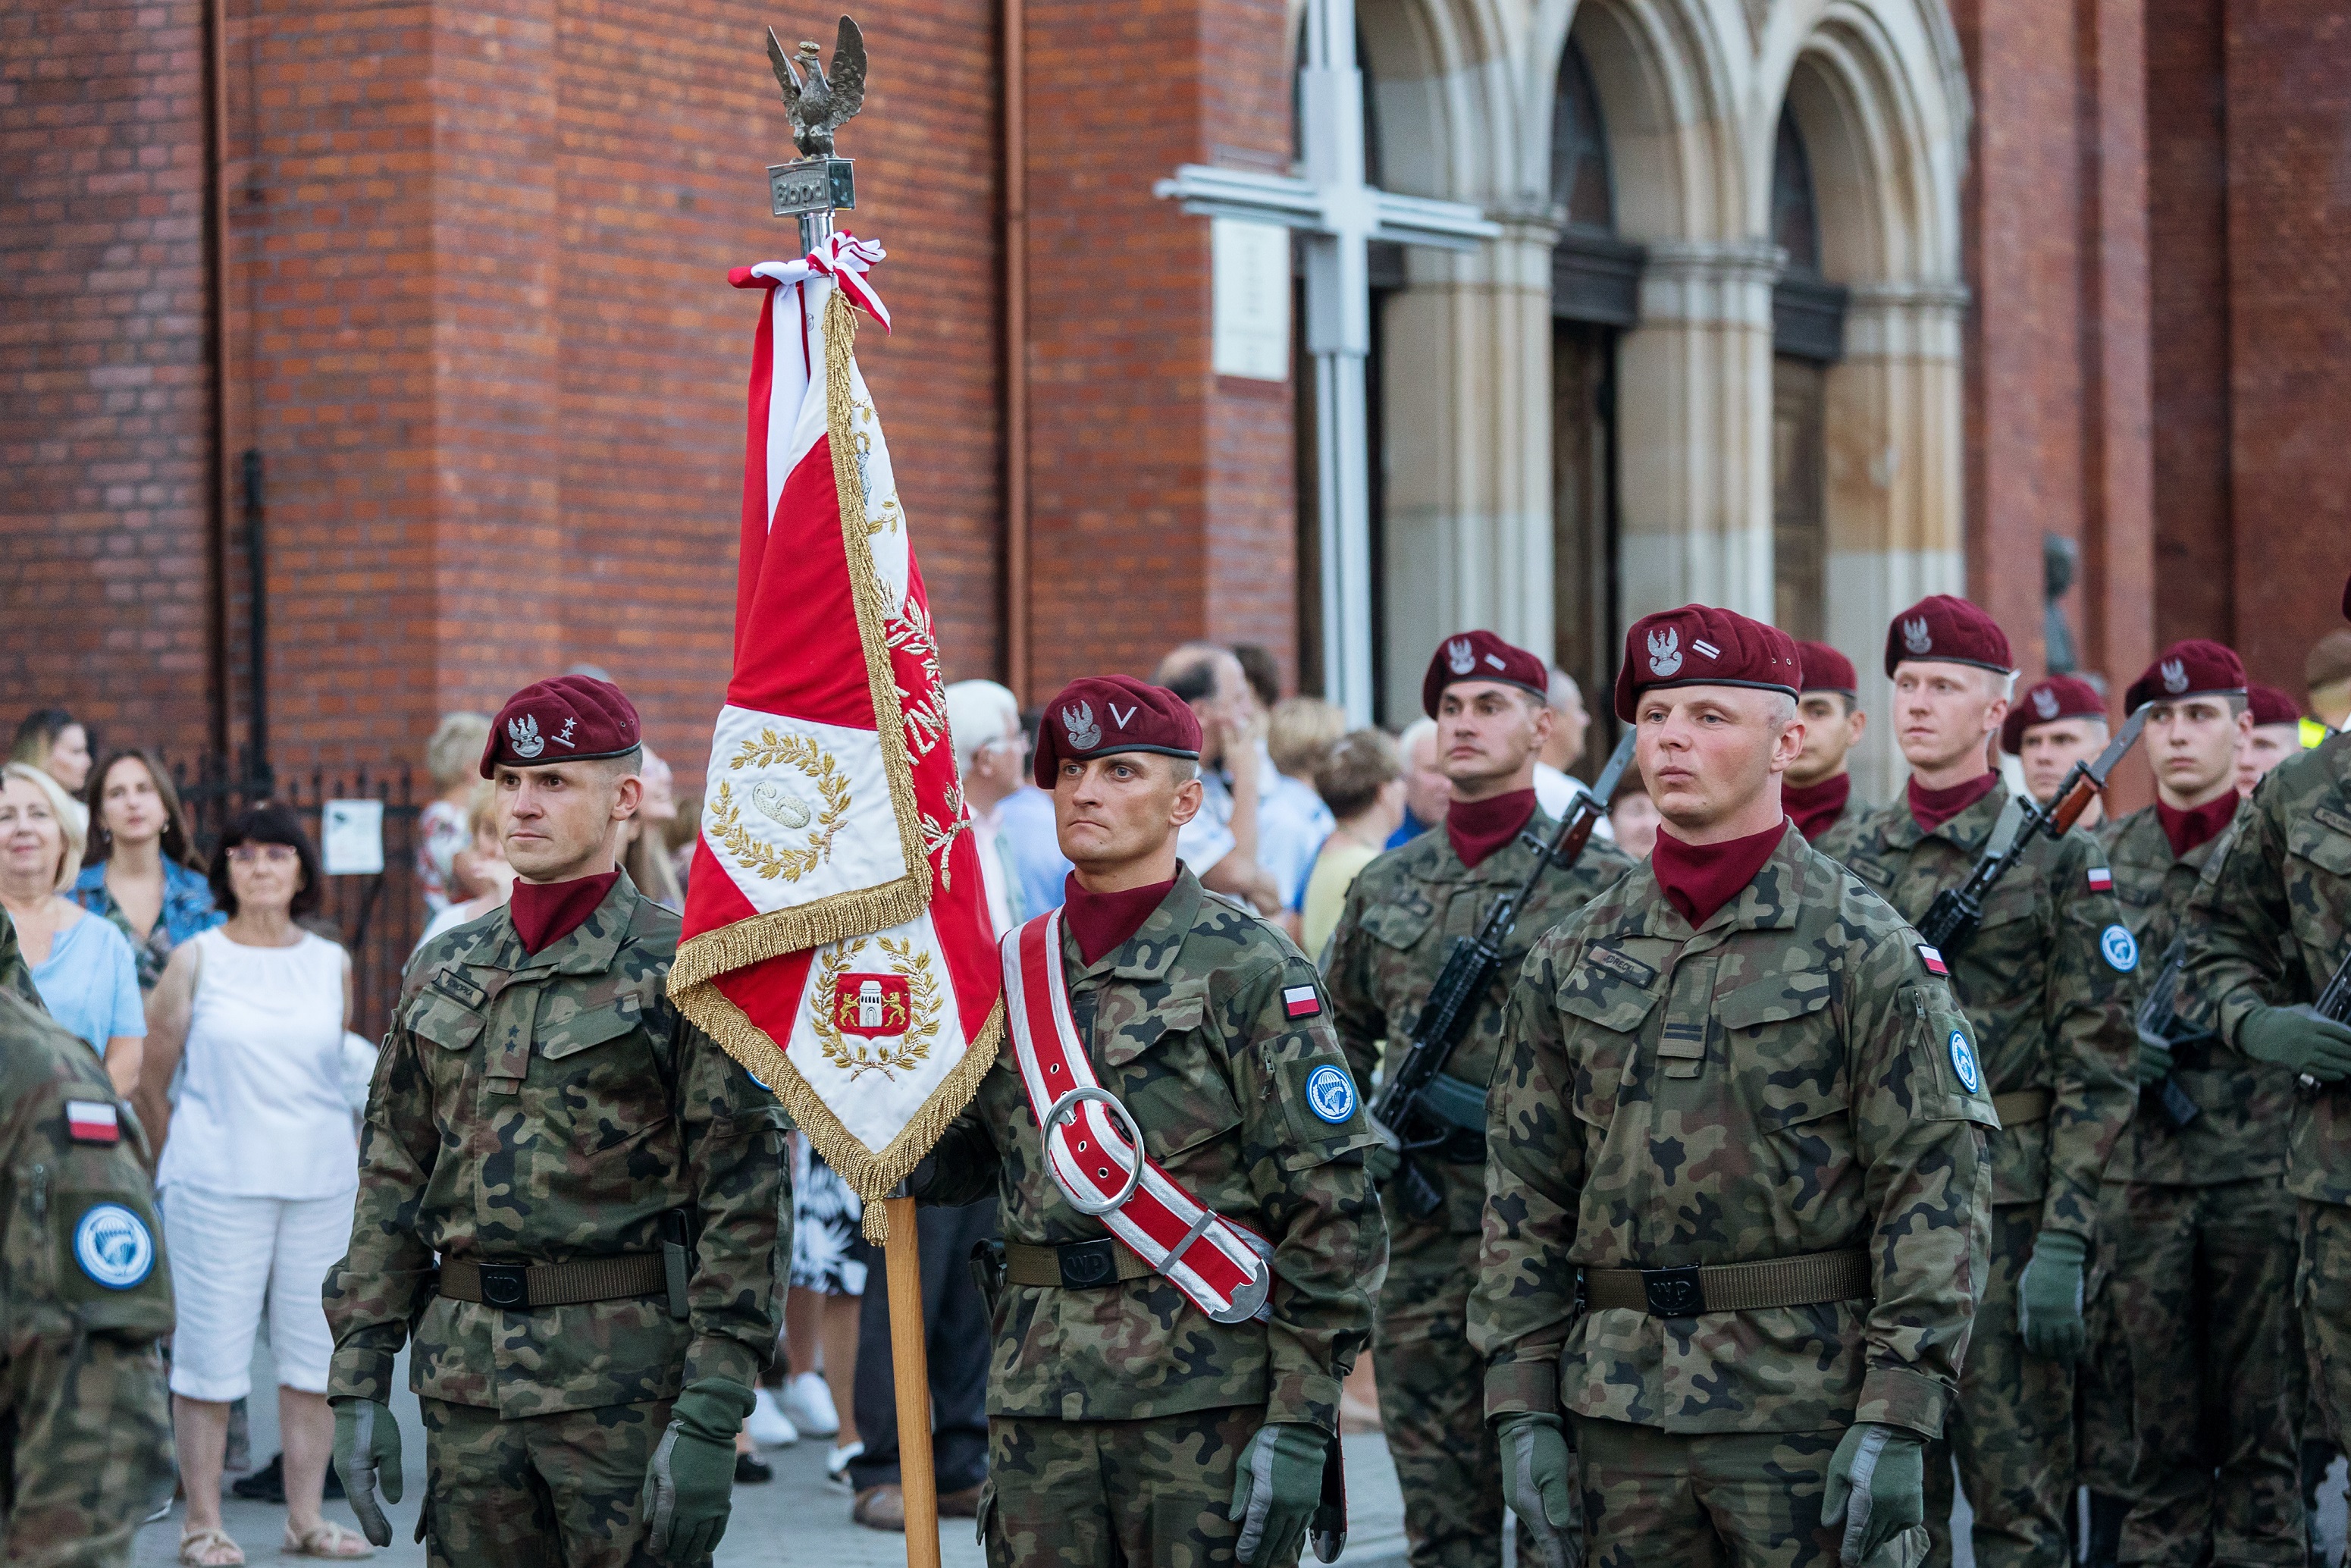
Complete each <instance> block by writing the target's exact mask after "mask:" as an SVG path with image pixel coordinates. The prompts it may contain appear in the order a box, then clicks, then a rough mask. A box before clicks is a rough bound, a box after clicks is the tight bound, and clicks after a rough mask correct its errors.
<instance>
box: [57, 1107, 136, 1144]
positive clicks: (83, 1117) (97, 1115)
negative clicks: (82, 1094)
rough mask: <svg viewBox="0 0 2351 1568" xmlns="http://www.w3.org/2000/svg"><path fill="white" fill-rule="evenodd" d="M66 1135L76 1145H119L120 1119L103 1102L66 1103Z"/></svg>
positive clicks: (120, 1134)
mask: <svg viewBox="0 0 2351 1568" xmlns="http://www.w3.org/2000/svg"><path fill="white" fill-rule="evenodd" d="M66 1135H67V1136H68V1137H70V1138H71V1139H72V1140H73V1141H74V1142H75V1143H77V1144H119V1143H120V1142H121V1141H122V1117H121V1114H120V1113H119V1112H117V1111H116V1110H115V1108H114V1107H113V1106H112V1105H110V1104H108V1103H106V1102H105V1101H103V1100H68V1101H67V1102H66Z"/></svg>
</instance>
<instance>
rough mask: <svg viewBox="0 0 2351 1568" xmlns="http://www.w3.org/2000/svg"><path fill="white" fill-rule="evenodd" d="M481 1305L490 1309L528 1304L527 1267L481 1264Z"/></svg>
mask: <svg viewBox="0 0 2351 1568" xmlns="http://www.w3.org/2000/svg"><path fill="white" fill-rule="evenodd" d="M476 1267H477V1268H479V1269H480V1270H481V1275H482V1303H483V1305H485V1306H491V1307H506V1308H514V1307H522V1306H528V1304H529V1302H530V1281H529V1279H528V1272H529V1270H528V1265H527V1264H522V1263H482V1264H478V1265H476Z"/></svg>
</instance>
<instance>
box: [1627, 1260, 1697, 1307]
mask: <svg viewBox="0 0 2351 1568" xmlns="http://www.w3.org/2000/svg"><path fill="white" fill-rule="evenodd" d="M1641 1293H1642V1294H1643V1295H1645V1296H1646V1297H1647V1298H1648V1303H1649V1315H1650V1316H1651V1317H1653V1318H1694V1317H1696V1316H1698V1313H1700V1312H1704V1311H1706V1291H1704V1290H1703V1289H1701V1288H1700V1287H1699V1285H1698V1270H1697V1269H1696V1268H1695V1267H1685V1268H1680V1269H1644V1270H1641Z"/></svg>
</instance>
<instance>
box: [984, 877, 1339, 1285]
mask: <svg viewBox="0 0 2351 1568" xmlns="http://www.w3.org/2000/svg"><path fill="white" fill-rule="evenodd" d="M998 951H999V954H1000V956H1001V957H1002V960H1003V964H1004V1009H1005V1015H1006V1017H1007V1019H1008V1021H1009V1023H1010V1025H1011V1030H1012V1052H1013V1056H1014V1058H1015V1059H1016V1060H1017V1061H1019V1065H1020V1085H1021V1087H1022V1089H1023V1090H1025V1091H1026V1092H1027V1093H1028V1096H1029V1111H1030V1113H1032V1114H1033V1115H1035V1117H1036V1118H1037V1128H1038V1131H1039V1133H1040V1134H1041V1135H1042V1137H1043V1139H1044V1144H1045V1169H1046V1172H1047V1174H1048V1175H1050V1176H1051V1177H1052V1179H1053V1185H1054V1186H1057V1187H1059V1188H1061V1195H1062V1197H1066V1198H1067V1199H1069V1201H1070V1204H1071V1207H1074V1208H1076V1209H1078V1210H1079V1211H1080V1212H1081V1213H1083V1214H1092V1215H1096V1216H1099V1217H1100V1218H1101V1219H1102V1224H1103V1225H1104V1226H1106V1227H1108V1228H1109V1230H1110V1233H1111V1234H1112V1235H1113V1236H1114V1237H1116V1238H1117V1239H1119V1240H1120V1241H1122V1242H1123V1243H1124V1244H1125V1245H1126V1246H1127V1247H1128V1248H1129V1249H1132V1250H1133V1251H1134V1254H1135V1256H1137V1257H1139V1258H1141V1259H1142V1260H1144V1262H1145V1263H1148V1264H1150V1265H1151V1267H1152V1268H1153V1269H1154V1270H1156V1271H1157V1272H1158V1273H1159V1274H1160V1275H1161V1276H1162V1277H1163V1278H1165V1280H1166V1281H1167V1282H1168V1283H1169V1284H1171V1285H1174V1286H1175V1288H1176V1289H1177V1290H1179V1291H1182V1292H1184V1295H1185V1296H1186V1299H1188V1300H1189V1301H1191V1302H1192V1304H1193V1305H1195V1306H1196V1307H1198V1308H1199V1309H1200V1310H1201V1311H1202V1312H1206V1313H1207V1314H1208V1316H1209V1317H1210V1318H1211V1319H1212V1320H1214V1321H1215V1322H1220V1323H1240V1322H1249V1320H1250V1319H1251V1318H1264V1317H1268V1316H1270V1312H1271V1308H1270V1302H1269V1301H1268V1299H1267V1298H1268V1295H1269V1293H1270V1291H1271V1289H1272V1285H1273V1269H1272V1265H1271V1264H1270V1262H1269V1261H1268V1259H1269V1257H1270V1253H1271V1252H1272V1247H1271V1245H1270V1243H1268V1242H1267V1241H1266V1240H1265V1239H1264V1238H1262V1237H1260V1236H1259V1235H1258V1234H1257V1233H1256V1232H1255V1231H1252V1230H1250V1229H1249V1228H1247V1227H1245V1226H1242V1225H1238V1224H1236V1223H1235V1222H1233V1221H1232V1220H1230V1219H1228V1218H1225V1217H1224V1216H1223V1215H1220V1214H1218V1213H1217V1211H1216V1210H1215V1209H1213V1208H1210V1207H1207V1205H1205V1204H1203V1203H1201V1202H1200V1201H1199V1200H1198V1199H1197V1198H1196V1197H1193V1196H1192V1195H1191V1194H1190V1193H1188V1192H1186V1191H1185V1190H1184V1188H1182V1187H1181V1186H1177V1185H1176V1184H1175V1181H1174V1180H1173V1179H1171V1178H1170V1177H1169V1176H1168V1175H1167V1173H1166V1172H1165V1171H1163V1170H1161V1169H1160V1168H1159V1166H1158V1165H1157V1164H1156V1163H1155V1161H1153V1160H1152V1159H1151V1158H1150V1157H1149V1156H1148V1155H1145V1154H1144V1149H1143V1128H1142V1127H1141V1126H1140V1125H1139V1124H1137V1123H1136V1122H1135V1120H1134V1115H1133V1113H1130V1112H1129V1111H1128V1110H1127V1109H1126V1107H1125V1106H1123V1105H1122V1104H1121V1103H1119V1102H1118V1099H1117V1097H1116V1096H1114V1095H1113V1094H1112V1093H1111V1092H1110V1091H1108V1090H1107V1089H1104V1088H1103V1087H1102V1082H1101V1080H1099V1079H1097V1078H1096V1077H1095V1076H1094V1069H1093V1061H1092V1058H1091V1057H1090V1056H1089V1055H1088V1054H1087V1052H1086V1045H1085V1041H1084V1040H1081V1039H1079V1038H1078V1028H1077V1022H1076V1020H1075V1019H1073V1018H1071V1014H1070V993H1069V988H1068V987H1067V985H1066V984H1065V983H1064V980H1063V977H1062V970H1061V911H1060V910H1058V909H1056V910H1054V911H1052V912H1051V913H1050V914H1046V915H1039V916H1038V917H1037V918H1036V919H1034V920H1031V921H1029V922H1028V923H1027V924H1025V925H1021V926H1019V927H1018V928H1017V929H1015V930H1012V931H1010V932H1008V933H1006V934H1005V937H1004V941H1003V944H1002V946H1001V947H1000V948H999V949H998ZM1295 990H1304V991H1306V992H1307V993H1308V994H1309V997H1310V999H1312V1003H1313V1007H1314V1009H1315V1010H1316V1011H1318V1012H1319V1011H1320V1010H1321V1009H1322V1003H1321V1001H1320V1000H1319V999H1314V998H1313V995H1312V994H1313V991H1314V988H1313V987H1311V986H1305V987H1298V988H1292V991H1293V992H1294V991H1295ZM1290 994H1292V993H1291V992H1285V993H1284V1001H1285V1004H1286V1003H1287V1001H1288V998H1289V996H1290ZM1293 1016H1295V1015H1293ZM1312 1087H1313V1086H1312V1084H1311V1082H1310V1084H1309V1092H1310V1094H1311V1091H1312ZM1353 1087H1354V1086H1353V1083H1352V1082H1350V1083H1349V1084H1348V1085H1347V1091H1348V1096H1349V1100H1350V1103H1349V1104H1348V1106H1347V1111H1348V1113H1350V1114H1352V1113H1353V1109H1354V1107H1353V1103H1352V1102H1353ZM1318 1114H1319V1112H1318ZM1325 1119H1326V1120H1328V1119H1329V1118H1327V1117H1326V1118H1325Z"/></svg>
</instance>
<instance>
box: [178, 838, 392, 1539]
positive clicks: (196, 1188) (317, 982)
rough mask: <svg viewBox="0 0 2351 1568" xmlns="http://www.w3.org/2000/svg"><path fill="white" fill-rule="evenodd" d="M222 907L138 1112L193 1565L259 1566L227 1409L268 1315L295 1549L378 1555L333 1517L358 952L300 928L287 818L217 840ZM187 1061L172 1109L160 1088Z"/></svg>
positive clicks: (307, 854)
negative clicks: (239, 1513) (248, 1533)
mask: <svg viewBox="0 0 2351 1568" xmlns="http://www.w3.org/2000/svg"><path fill="white" fill-rule="evenodd" d="M212 887H213V894H214V897H215V898H216V899H217V900H218V901H219V903H220V905H221V907H222V908H223V909H225V910H226V911H227V913H228V919H227V921H226V922H225V924H223V925H218V926H216V927H214V929H212V930H209V931H206V932H204V933H203V934H202V935H200V936H196V937H195V938H194V939H193V940H192V941H189V942H187V943H185V944H183V945H182V946H180V947H179V948H178V949H177V950H175V951H174V952H173V953H172V959H171V962H170V963H169V964H168V965H167V966H166V967H164V970H163V978H162V982H161V983H160V984H159V985H157V987H156V988H155V994H154V999H153V1001H152V1003H151V1004H150V1008H149V1011H150V1016H151V1020H152V1025H153V1040H154V1048H153V1051H152V1053H151V1055H150V1057H149V1061H148V1068H147V1071H146V1073H145V1075H144V1078H143V1081H142V1082H141V1086H140V1087H141V1099H140V1106H139V1111H140V1115H141V1118H142V1119H143V1120H144V1121H145V1123H146V1124H147V1126H148V1127H149V1128H150V1129H151V1130H152V1132H153V1133H154V1134H155V1135H156V1136H157V1138H158V1139H159V1140H160V1141H161V1143H162V1149H163V1153H162V1158H161V1159H160V1160H159V1161H158V1162H157V1165H156V1170H155V1186H156V1188H157V1190H158V1191H159V1192H161V1193H162V1199H163V1234H164V1240H165V1243H166V1248H165V1249H166V1251H167V1252H168V1253H169V1255H170V1257H171V1261H172V1291H173V1293H174V1295H175V1296H176V1297H177V1298H178V1303H179V1319H180V1322H179V1331H178V1333H177V1334H176V1335H175V1336H174V1338H173V1342H172V1425H173V1429H174V1440H175V1442H176V1443H177V1446H178V1448H179V1453H180V1474H181V1476H182V1478H183V1480H184V1481H185V1483H186V1490H187V1494H188V1514H187V1519H186V1521H185V1522H184V1523H183V1526H182V1528H181V1533H180V1553H179V1558H180V1561H181V1562H182V1563H187V1564H190V1565H191V1568H223V1565H225V1564H232V1563H242V1562H244V1561H245V1554H244V1552H243V1551H242V1550H241V1549H240V1548H239V1547H238V1546H237V1544H236V1542H235V1541H233V1540H231V1539H230V1538H229V1536H228V1535H227V1533H226V1532H225V1531H224V1530H223V1529H222V1526H221V1517H220V1477H221V1466H222V1458H223V1450H224V1448H225V1443H226V1439H227V1435H228V1414H229V1406H230V1404H231V1403H232V1402H233V1401H235V1400H237V1399H241V1398H243V1397H245V1396H246V1395H247V1394H248V1393H250V1392H251V1389H252V1381H253V1380H252V1372H251V1368H252V1362H253V1342H254V1334H255V1333H256V1330H257V1329H258V1328H259V1326H260V1322H261V1317H262V1312H263V1309H264V1308H265V1306H266V1309H267V1311H268V1315H269V1348H270V1354H271V1355H272V1357H273V1358H274V1359H275V1361H276V1362H277V1382H278V1390H277V1421H278V1430H279V1434H280V1436H281V1437H282V1439H283V1441H284V1443H285V1450H286V1458H285V1478H286V1509H287V1512H286V1536H285V1542H284V1546H283V1551H284V1552H286V1553H287V1554H288V1555H294V1556H303V1557H329V1558H349V1557H365V1556H367V1555H369V1551H368V1547H367V1544H366V1543H365V1542H362V1541H361V1540H360V1537H359V1536H358V1535H357V1534H355V1533H354V1532H352V1531H350V1530H348V1529H346V1528H344V1527H343V1526H341V1525H339V1524H334V1523H330V1522H329V1521H326V1520H324V1519H322V1518H321V1517H320V1516H319V1500H320V1496H321V1491H322V1488H323V1486H324V1483H325V1480H326V1473H327V1459H328V1455H329V1452H330V1451H331V1449H332V1448H333V1444H334V1431H335V1417H334V1413H333V1412H332V1411H331V1410H330V1409H329V1407H328V1405H327V1364H328V1360H329V1356H330V1355H331V1354H332V1353H333V1349H334V1344H333V1340H332V1339H331V1337H330V1336H329V1333H328V1331H327V1317H326V1312H325V1309H324V1307H323V1305H322V1304H321V1301H320V1298H319V1281H322V1280H324V1279H325V1278H326V1277H327V1272H328V1270H329V1269H331V1268H333V1267H334V1264H335V1260H337V1259H338V1258H340V1257H341V1256H342V1252H343V1247H344V1244H345V1242H346V1241H347V1240H348V1239H350V1228H351V1205H352V1200H353V1199H354V1197H356V1196H357V1194H358V1191H359V1145H358V1144H357V1142H356V1141H355V1140H354V1139H353V1137H352V1134H351V1118H350V1110H349V1108H348V1106H347V1105H346V1103H345V1102H344V1099H343V1055H342V1051H343V1030H344V1029H345V1028H346V1027H347V1026H348V1023H349V1020H350V1009H351V965H350V955H349V954H347V953H346V952H344V950H343V949H342V947H341V946H339V945H337V944H336V943H333V942H330V941H329V940H327V939H326V938H325V937H323V936H316V935H314V934H313V933H311V932H308V931H306V930H304V929H303V927H302V925H300V921H301V919H302V917H303V916H305V915H308V914H310V913H311V911H313V910H314V909H316V908H317V907H318V904H319V892H320V877H319V858H318V854H317V852H315V851H314V850H313V849H312V848H311V845H310V841H309V835H308V834H307V833H306V832H304V831H303V829H302V824H301V822H300V821H299V820H298V818H297V817H296V816H295V815H294V813H293V812H292V811H290V810H287V808H285V807H283V806H275V805H263V806H254V807H248V808H247V809H246V810H244V811H242V812H240V813H238V814H237V816H236V817H235V819H234V820H232V821H230V823H229V825H228V830H227V831H226V832H225V833H223V834H222V836H221V847H220V850H219V852H218V853H217V854H215V855H214V858H213V868H212ZM183 1059H184V1061H185V1064H186V1071H185V1073H184V1075H183V1078H182V1081H181V1083H180V1088H179V1096H178V1101H177V1103H176V1104H172V1105H167V1104H166V1103H164V1089H165V1086H166V1085H168V1084H169V1083H170V1082H172V1074H173V1072H174V1071H177V1070H179V1068H180V1067H181V1064H182V1061H183Z"/></svg>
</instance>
